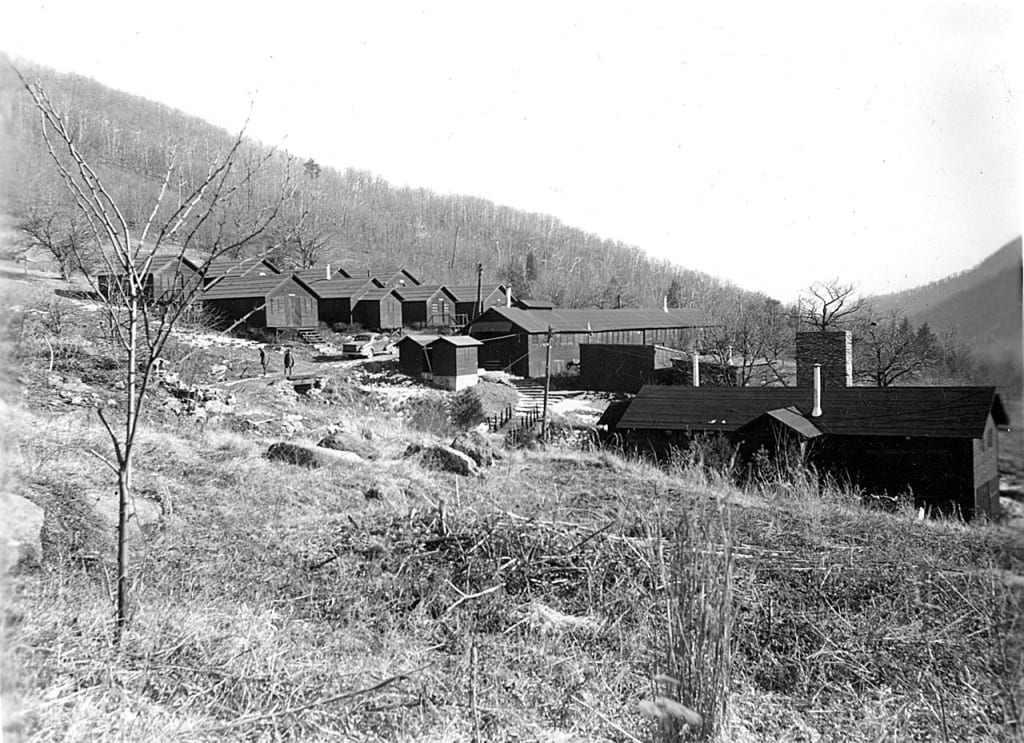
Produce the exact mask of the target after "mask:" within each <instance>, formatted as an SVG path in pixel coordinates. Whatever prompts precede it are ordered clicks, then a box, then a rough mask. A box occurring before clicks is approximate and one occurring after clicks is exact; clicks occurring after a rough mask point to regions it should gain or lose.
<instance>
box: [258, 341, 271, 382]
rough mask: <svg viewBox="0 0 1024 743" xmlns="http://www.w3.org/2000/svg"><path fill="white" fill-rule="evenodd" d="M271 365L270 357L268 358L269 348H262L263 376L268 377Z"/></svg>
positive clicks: (261, 364)
mask: <svg viewBox="0 0 1024 743" xmlns="http://www.w3.org/2000/svg"><path fill="white" fill-rule="evenodd" d="M268 364H270V357H269V356H267V347H266V346H260V366H262V367H263V376H264V377H265V376H267V365H268Z"/></svg>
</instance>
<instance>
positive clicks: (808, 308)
mask: <svg viewBox="0 0 1024 743" xmlns="http://www.w3.org/2000/svg"><path fill="white" fill-rule="evenodd" d="M855 292H856V287H855V286H854V285H853V284H844V283H842V282H841V281H839V279H832V280H831V281H817V282H815V283H813V284H811V285H810V286H809V287H807V289H806V290H805V292H804V293H803V294H801V295H800V300H799V302H798V305H797V307H798V313H799V317H800V322H801V323H803V324H804V325H810V326H811V327H814V328H817V329H818V330H820V331H822V332H824V331H827V330H833V329H835V328H838V327H841V326H843V325H844V324H848V323H849V322H851V321H852V320H853V319H854V318H855V317H856V315H857V314H858V313H860V312H862V311H863V310H864V307H865V305H864V300H863V299H862V298H861V297H858V296H855Z"/></svg>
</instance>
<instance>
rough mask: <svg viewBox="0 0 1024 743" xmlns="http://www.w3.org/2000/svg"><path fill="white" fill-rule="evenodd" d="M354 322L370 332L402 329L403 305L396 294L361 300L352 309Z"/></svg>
mask: <svg viewBox="0 0 1024 743" xmlns="http://www.w3.org/2000/svg"><path fill="white" fill-rule="evenodd" d="M352 321H353V322H355V323H358V324H359V325H362V326H363V327H364V328H367V329H368V330H394V329H396V328H400V327H402V303H401V302H400V301H399V299H398V297H396V296H395V295H394V294H387V295H385V296H383V297H381V298H379V299H360V300H359V301H358V302H356V306H355V307H353V308H352Z"/></svg>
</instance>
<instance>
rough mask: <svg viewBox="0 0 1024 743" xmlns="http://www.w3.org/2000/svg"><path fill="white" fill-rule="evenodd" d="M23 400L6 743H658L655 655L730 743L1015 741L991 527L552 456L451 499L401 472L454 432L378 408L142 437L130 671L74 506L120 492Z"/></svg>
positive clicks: (1018, 689)
mask: <svg viewBox="0 0 1024 743" xmlns="http://www.w3.org/2000/svg"><path fill="white" fill-rule="evenodd" d="M33 363H36V362H33ZM33 368H34V369H35V371H33V370H32V369H30V370H29V371H28V372H25V373H27V374H37V373H38V367H33ZM340 382H341V383H345V380H340ZM28 389H31V390H34V391H33V392H31V394H28V395H26V396H24V397H23V398H22V401H21V402H19V403H17V404H16V405H12V406H11V408H10V410H9V412H10V415H8V416H7V421H8V424H7V427H6V429H5V432H4V441H5V448H6V454H7V456H6V466H7V468H8V469H9V470H10V471H11V472H12V475H13V478H14V479H13V482H15V483H17V484H16V490H17V491H18V492H22V493H24V494H26V495H28V496H29V497H31V498H33V499H34V500H36V501H37V502H39V503H43V504H46V505H47V506H48V507H49V511H50V515H49V516H48V523H49V524H50V526H49V527H48V528H49V529H50V531H49V534H50V535H51V538H50V539H49V540H48V542H47V545H46V548H47V552H46V561H45V563H44V565H43V566H42V567H41V568H24V569H21V570H20V571H18V572H17V573H15V574H14V575H12V576H10V577H9V578H8V580H7V581H6V585H5V588H4V590H5V594H6V601H5V608H4V615H3V642H4V648H5V649H4V653H3V664H4V665H3V668H2V671H3V679H4V681H3V684H4V685H3V688H2V691H3V699H4V705H5V706H4V709H5V714H6V715H7V719H6V721H5V725H6V728H5V734H6V736H7V739H10V740H21V739H24V740H41V741H48V740H82V741H85V740H90V741H91V740H106V739H126V740H133V741H134V740H139V741H147V740H149V741H166V740H189V741H192V740H223V739H228V740H234V739H245V740H277V739H292V740H327V739H338V738H342V739H351V740H366V741H377V740H437V741H454V740H466V739H469V738H471V737H473V736H475V735H476V736H479V738H480V739H484V740H497V741H501V740H524V739H529V740H551V741H555V740H558V741H568V740H605V739H609V740H635V739H644V738H646V737H648V735H649V733H651V730H650V728H649V722H648V721H647V720H646V719H645V718H644V716H643V715H642V714H641V712H640V709H639V706H638V705H639V703H640V702H642V701H643V700H650V699H651V698H652V660H654V659H655V658H657V659H658V665H657V667H656V668H655V669H653V670H654V671H655V672H660V673H664V674H666V675H668V676H672V677H673V678H675V679H676V680H677V681H681V682H682V683H683V686H682V687H680V689H679V690H678V691H680V693H679V694H678V695H675V696H674V698H675V699H676V700H677V701H680V702H682V703H683V704H685V705H687V706H689V707H692V708H694V709H696V710H697V711H698V712H700V713H701V714H702V716H704V717H705V718H706V719H711V720H716V719H717V725H718V732H717V733H714V732H712V737H715V736H717V738H718V739H721V740H739V741H754V740H760V741H775V740H852V741H857V740H861V741H875V740H925V739H930V740H983V741H984V740H991V741H999V740H1012V739H1014V738H1015V737H1019V735H1020V732H1021V730H1022V727H1021V725H1022V720H1021V709H1022V702H1021V699H1022V692H1024V688H1022V686H1021V684H1022V679H1024V673H1022V665H1021V659H1022V657H1024V656H1022V648H1021V638H1022V636H1024V631H1022V630H1024V627H1022V626H1021V622H1022V619H1021V617H1022V616H1024V595H1022V588H1021V581H1020V578H1019V576H1020V575H1022V574H1024V567H1022V563H1024V554H1022V551H1021V550H1020V546H1019V535H1018V534H1014V533H1011V532H1008V531H1007V530H1005V529H1004V528H1003V527H1000V526H999V525H978V526H973V525H972V526H965V525H963V524H960V523H957V522H952V521H933V522H923V523H922V522H917V521H916V520H914V519H913V517H912V515H910V514H907V513H900V512H897V513H892V514H890V513H882V512H876V511H869V510H865V509H864V508H862V507H860V506H859V505H858V504H857V503H856V501H855V500H854V499H851V498H849V497H848V494H843V493H842V492H841V491H830V490H824V491H823V490H821V489H815V488H811V487H809V486H808V485H807V484H806V483H805V484H800V483H793V482H790V483H789V484H788V486H786V487H783V483H779V484H778V485H773V486H772V487H771V488H767V487H762V488H760V489H757V488H754V489H750V490H740V489H737V488H736V487H735V486H733V485H731V484H728V483H727V482H726V481H725V480H724V479H723V478H721V477H720V476H719V475H718V474H716V473H715V472H713V471H712V472H709V471H708V470H706V469H704V468H700V467H697V466H695V465H693V463H690V464H686V463H683V464H681V465H680V466H678V467H676V468H675V469H668V470H666V469H659V468H657V467H654V466H653V465H651V464H649V463H645V462H639V461H634V460H631V459H627V458H623V457H620V456H618V455H616V454H614V453H610V452H601V451H596V452H580V451H576V450H572V449H569V448H559V447H557V446H553V447H549V448H548V449H547V450H545V451H517V452H511V453H508V454H507V456H506V457H505V458H504V459H503V460H502V461H500V462H499V463H497V464H496V465H495V466H494V467H492V468H490V470H489V471H488V472H487V474H486V476H485V477H483V478H479V479H465V478H456V477H454V476H452V475H446V474H443V473H437V472H433V471H429V470H424V469H422V468H421V467H420V466H419V465H418V464H417V463H416V462H415V461H414V460H411V459H402V458H401V457H400V452H401V451H402V450H404V447H405V446H406V445H407V444H408V443H411V442H414V441H426V440H434V439H437V437H438V436H439V435H440V434H439V433H437V432H432V431H429V430H428V431H416V430H413V429H411V428H410V427H409V426H408V425H407V422H406V421H405V420H403V418H402V411H401V410H400V409H397V407H395V406H392V405H391V404H390V403H388V402H386V401H384V400H381V399H368V400H363V399H362V398H360V397H356V396H347V395H345V394H341V393H339V395H338V397H337V399H336V400H334V401H326V402H325V401H324V400H317V399H314V398H302V397H297V396H294V395H290V394H283V393H282V392H281V391H280V390H278V389H276V388H274V387H273V386H271V385H268V384H267V383H265V382H262V381H246V382H243V383H239V384H238V385H235V389H236V390H237V394H238V396H239V404H238V412H237V413H236V414H235V415H230V416H229V415H225V416H223V417H221V418H217V419H213V420H211V421H209V422H208V423H206V424H205V425H200V424H197V423H195V422H192V421H189V420H187V419H182V418H177V417H175V416H168V415H163V414H156V412H154V414H153V416H152V417H151V419H150V421H149V424H148V428H147V430H146V433H145V435H144V436H143V439H142V443H141V444H140V458H139V462H138V470H137V478H138V482H137V484H138V491H137V497H138V498H142V499H145V500H147V501H151V502H152V503H154V504H157V505H158V506H159V508H160V509H161V513H162V514H163V516H162V518H161V519H160V520H159V521H158V522H156V523H155V524H153V525H151V526H147V527H145V528H143V529H142V530H141V532H140V535H139V537H138V540H137V542H136V548H135V550H134V552H133V565H134V569H133V576H134V587H133V591H132V610H133V614H132V624H131V627H130V630H129V632H128V633H127V635H126V641H125V643H124V645H123V647H121V648H114V647H112V646H111V645H110V643H109V637H110V628H111V623H112V610H111V605H110V570H109V564H108V561H107V559H100V560H95V559H87V558H86V555H87V553H90V552H96V551H97V550H98V549H99V545H100V544H101V542H102V539H101V538H100V537H102V535H99V536H96V535H92V536H90V533H87V530H86V528H85V526H87V524H85V521H84V519H85V518H86V516H87V515H88V512H87V510H83V509H82V508H81V503H80V496H81V494H82V493H92V492H94V491H96V490H102V489H105V488H109V487H110V482H109V480H108V479H107V475H106V472H105V470H104V465H103V464H102V463H101V462H100V461H99V460H98V459H97V458H96V457H95V456H93V455H91V454H90V453H89V451H90V450H96V451H98V452H101V453H102V452H103V451H105V446H106V442H105V439H104V434H103V433H102V431H101V430H100V429H99V427H98V425H97V423H96V421H95V420H94V419H93V418H92V417H90V415H89V414H88V412H87V411H84V410H81V409H70V408H68V407H67V406H57V407H52V406H51V405H50V398H51V397H52V394H50V393H48V392H47V391H46V389H45V385H43V384H39V380H38V378H35V379H34V381H32V384H31V385H30V386H29V387H28ZM48 395H49V397H48ZM8 399H12V398H11V397H10V396H9V397H8ZM243 413H244V414H243ZM250 414H251V415H250ZM255 416H261V417H266V418H272V419H274V420H280V419H283V418H284V417H286V416H298V418H299V419H300V420H301V421H302V427H301V429H299V430H297V431H295V432H293V433H292V434H290V436H291V437H292V438H293V439H294V440H296V441H302V442H306V443H315V441H316V438H317V437H318V436H319V435H322V434H323V433H324V432H326V431H327V430H328V429H329V428H331V427H332V426H341V427H343V428H345V429H346V430H348V431H349V432H351V433H353V434H355V435H360V436H364V437H365V436H367V435H368V436H369V438H367V439H366V441H367V442H368V443H369V445H371V446H374V447H376V448H377V449H378V450H379V451H380V452H381V453H382V455H383V459H384V461H382V462H374V463H367V464H363V465H354V466H352V467H350V468H332V469H322V470H307V469H302V468H297V467H290V466H283V465H277V464H274V463H272V462H270V461H268V460H266V459H265V458H264V457H263V453H264V451H265V450H266V446H267V444H268V443H269V441H271V440H275V438H276V437H277V436H278V435H279V433H280V431H278V430H277V429H273V428H272V426H270V425H269V424H268V426H267V427H266V429H265V430H255V431H254V430H251V429H242V428H240V427H239V425H238V419H240V418H245V417H255ZM369 482H381V483H383V484H385V485H387V487H386V488H382V489H381V492H382V493H385V495H384V497H381V498H373V499H367V498H366V497H365V496H364V491H365V490H366V488H365V486H366V484H367V483H369ZM442 503H443V507H442V505H441V504H442ZM719 505H722V506H723V507H727V510H728V513H729V529H728V530H727V539H724V538H723V536H722V531H721V526H720V524H721V522H720V521H718V520H716V519H717V517H716V516H715V514H718V513H719V511H718V506H719ZM76 515H77V516H78V517H80V518H78V520H76V519H75V516H76ZM684 517H686V520H684ZM677 524H685V527H684V528H682V529H679V530H677V529H676V528H675V527H676V525H677ZM76 540H78V541H76ZM724 544H730V545H731V556H732V561H731V567H730V568H729V569H730V570H731V575H732V581H731V584H730V583H729V582H728V581H727V580H724V578H718V579H717V580H716V576H724V575H725V573H724V572H723V571H725V569H726V564H725V563H722V562H720V561H719V560H718V557H716V556H720V555H721V553H722V550H721V548H722V546H723V545H724ZM709 557H710V558H713V559H709V560H707V561H704V562H701V560H704V559H705V558H709ZM662 566H666V571H665V574H663V571H662ZM730 585H731V600H729V592H728V591H726V590H724V589H725V588H727V587H729V586H730ZM666 589H668V590H666ZM666 606H671V614H670V617H671V620H672V621H671V623H670V625H669V626H671V627H672V628H673V629H672V634H671V635H670V634H669V633H668V632H667V631H666V611H665V608H666ZM730 626H731V638H729V642H727V643H726V642H725V639H726V637H727V635H728V634H729V633H728V632H727V631H726V628H727V627H730ZM716 643H717V644H716ZM730 655H731V663H727V662H726V661H727V660H730V658H729V657H728V656H730ZM666 659H667V660H668V663H666V662H665V661H666ZM730 670H731V673H730V672H729V671H730ZM716 674H718V675H717V676H716ZM659 683H660V684H661V685H660V686H658V688H657V690H656V693H657V694H658V695H661V696H666V697H671V696H673V695H671V694H667V693H666V692H667V691H669V690H670V689H669V687H667V686H665V684H668V683H669V682H667V681H662V682H659ZM687 684H688V685H689V686H686V685H687ZM673 686H674V685H673ZM723 690H725V691H723ZM709 709H710V710H711V711H710V712H709V711H708V710H709ZM709 730H711V728H709Z"/></svg>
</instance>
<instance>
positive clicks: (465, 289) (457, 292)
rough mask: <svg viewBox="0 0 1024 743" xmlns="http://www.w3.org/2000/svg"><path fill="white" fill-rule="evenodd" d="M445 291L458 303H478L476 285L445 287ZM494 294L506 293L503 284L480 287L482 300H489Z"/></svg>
mask: <svg viewBox="0 0 1024 743" xmlns="http://www.w3.org/2000/svg"><path fill="white" fill-rule="evenodd" d="M445 289H447V290H448V293H449V294H451V295H452V297H454V298H455V301H456V302H475V301H476V284H465V285H462V284H460V285H458V286H448V285H445ZM494 292H501V293H502V294H504V293H505V286H504V285H503V284H484V285H483V286H481V287H480V297H481V299H487V298H488V297H489V296H491V295H492V294H494Z"/></svg>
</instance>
